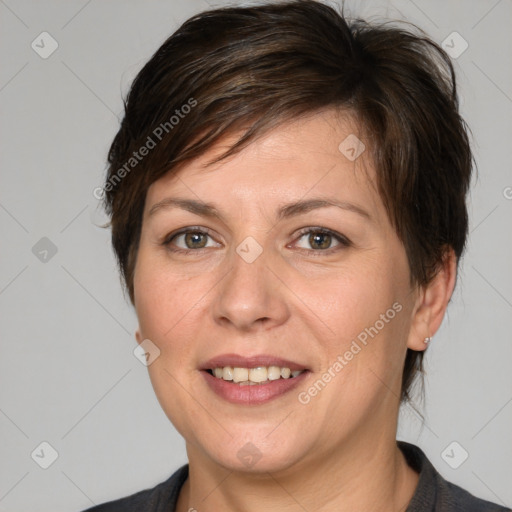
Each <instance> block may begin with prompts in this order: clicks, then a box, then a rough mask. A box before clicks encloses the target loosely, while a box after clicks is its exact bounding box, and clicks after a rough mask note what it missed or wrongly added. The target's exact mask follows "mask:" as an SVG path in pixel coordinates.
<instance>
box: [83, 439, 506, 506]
mask: <svg viewBox="0 0 512 512" xmlns="http://www.w3.org/2000/svg"><path fill="white" fill-rule="evenodd" d="M397 444H398V446H399V448H400V449H401V450H402V452H403V454H404V456H405V459H406V460H407V463H408V464H409V465H410V466H411V467H412V468H413V469H414V470H415V471H417V472H418V473H419V475H420V478H419V481H418V486H417V487H416V491H415V492H414V496H413V497H412V500H411V502H410V503H409V506H408V507H407V510H406V512H511V509H510V508H507V507H505V506H501V505H496V504H494V503H491V502H489V501H485V500H482V499H479V498H477V497H475V496H473V495H472V494H470V493H469V492H468V491H465V490H464V489H462V488H461V487H459V486H457V485H455V484H452V483H450V482H448V481H447V480H445V479H444V478H443V477H442V476H441V475H440V474H439V473H438V471H437V470H436V469H435V468H434V466H433V465H432V464H431V462H430V461H429V460H428V459H427V457H426V455H425V454H424V453H423V451H422V450H421V449H420V448H418V447H417V446H415V445H413V444H410V443H406V442H405V441H397ZM187 477H188V464H185V465H184V466H182V467H181V468H179V469H178V470H177V471H176V472H175V473H173V474H172V475H171V476H170V477H169V478H168V479H167V480H166V481H165V482H162V483H160V484H158V485H157V486H155V487H153V488H152V489H146V490H144V491H140V492H138V493H136V494H132V495H131V496H127V497H126V498H121V499H119V500H115V501H109V502H107V503H103V504H102V505H97V506H95V507H92V508H89V509H87V510H85V511H83V512H175V510H176V503H177V501H178V496H179V493H180V490H181V487H182V485H183V484H184V482H185V480H186V479H187Z"/></svg>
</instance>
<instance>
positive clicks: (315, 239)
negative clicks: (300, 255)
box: [299, 228, 350, 254]
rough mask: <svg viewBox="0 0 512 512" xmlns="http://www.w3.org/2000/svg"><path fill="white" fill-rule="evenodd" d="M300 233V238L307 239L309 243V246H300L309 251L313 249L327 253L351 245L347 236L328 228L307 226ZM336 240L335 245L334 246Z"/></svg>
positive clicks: (306, 241)
mask: <svg viewBox="0 0 512 512" xmlns="http://www.w3.org/2000/svg"><path fill="white" fill-rule="evenodd" d="M299 234H300V237H299V240H301V239H305V243H306V244H308V245H309V247H300V246H299V248H301V249H304V250H307V251H309V252H311V251H313V252H316V253H323V254H325V253H331V252H334V251H338V250H340V249H343V248H346V247H349V246H350V242H349V240H348V239H347V238H345V237H344V236H343V235H340V234H339V233H336V232H334V231H331V230H330V229H326V228H306V229H305V230H302V231H301V232H300V233H299ZM334 242H335V245H334V247H333V243H334Z"/></svg>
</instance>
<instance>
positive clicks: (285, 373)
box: [212, 366, 305, 386]
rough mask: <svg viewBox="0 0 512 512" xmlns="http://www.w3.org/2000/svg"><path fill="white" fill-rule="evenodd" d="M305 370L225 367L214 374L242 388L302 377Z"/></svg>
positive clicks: (215, 369) (216, 370) (213, 371)
mask: <svg viewBox="0 0 512 512" xmlns="http://www.w3.org/2000/svg"><path fill="white" fill-rule="evenodd" d="M304 371H305V370H295V371H293V372H292V371H291V370H290V368H287V367H285V366H283V367H279V366H268V367H265V366H258V367H257V368H240V367H234V368H233V367H232V366H224V367H223V368H220V367H219V368H213V369H212V373H213V375H214V376H215V377H217V378H218V379H224V380H231V381H233V382H235V383H238V384H240V385H241V386H252V385H254V384H259V383H262V382H267V381H272V380H277V379H289V378H294V377H297V376H298V375H300V374H301V373H302V372H304Z"/></svg>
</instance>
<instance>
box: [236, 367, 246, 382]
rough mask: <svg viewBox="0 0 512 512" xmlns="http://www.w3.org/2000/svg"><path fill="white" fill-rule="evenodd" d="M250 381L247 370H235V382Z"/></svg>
mask: <svg viewBox="0 0 512 512" xmlns="http://www.w3.org/2000/svg"><path fill="white" fill-rule="evenodd" d="M248 379H249V370H248V369H247V368H233V382H244V381H246V380H248Z"/></svg>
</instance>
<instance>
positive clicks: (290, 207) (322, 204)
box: [148, 197, 372, 221]
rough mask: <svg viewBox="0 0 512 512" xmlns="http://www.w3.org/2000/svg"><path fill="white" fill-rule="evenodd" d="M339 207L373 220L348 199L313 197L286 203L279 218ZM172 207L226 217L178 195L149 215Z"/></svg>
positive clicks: (218, 217)
mask: <svg viewBox="0 0 512 512" xmlns="http://www.w3.org/2000/svg"><path fill="white" fill-rule="evenodd" d="M333 206H334V207H337V208H341V209H342V210H346V211H350V212H353V213H357V214H359V215H361V216H362V217H365V218H366V219H368V220H372V218H371V216H370V214H369V213H368V212H367V211H366V210H364V209H363V208H361V207H360V206H357V205H355V204H353V203H349V202H347V201H338V200H336V199H327V198H320V197H317V198H313V199H307V200H301V201H297V202H294V203H290V204H287V205H284V206H282V207H280V208H279V210H278V211H277V216H276V217H277V220H283V219H288V218H291V217H295V216H297V215H301V214H303V213H307V212H309V211H312V210H317V209H319V208H328V207H333ZM170 208H180V209H182V210H186V211H189V212H191V213H194V214H196V215H200V216H202V217H210V218H215V219H218V220H221V221H223V220H224V218H223V216H222V214H221V213H220V212H219V210H218V209H217V208H215V206H214V205H212V204H211V203H204V202H203V201H197V200H195V199H182V198H178V197H167V198H165V199H163V200H162V201H159V202H158V203H155V204H154V205H153V206H152V207H151V208H150V210H149V213H148V216H153V215H154V214H155V213H157V212H158V211H162V210H167V209H170Z"/></svg>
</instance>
